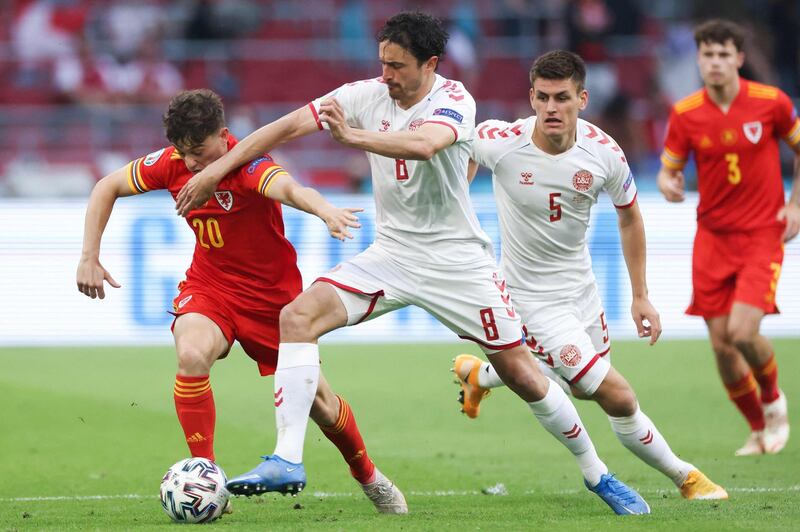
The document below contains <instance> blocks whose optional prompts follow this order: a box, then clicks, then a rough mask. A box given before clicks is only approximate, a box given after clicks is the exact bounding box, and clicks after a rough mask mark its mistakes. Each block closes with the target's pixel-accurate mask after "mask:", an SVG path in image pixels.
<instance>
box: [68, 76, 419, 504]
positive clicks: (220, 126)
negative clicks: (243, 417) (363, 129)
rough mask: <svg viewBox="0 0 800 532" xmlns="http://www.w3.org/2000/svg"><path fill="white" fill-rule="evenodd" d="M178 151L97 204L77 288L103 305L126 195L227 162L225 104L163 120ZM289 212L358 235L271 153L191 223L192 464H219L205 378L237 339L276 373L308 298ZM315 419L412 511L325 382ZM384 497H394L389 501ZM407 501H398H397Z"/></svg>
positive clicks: (187, 347)
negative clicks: (286, 325) (282, 332)
mask: <svg viewBox="0 0 800 532" xmlns="http://www.w3.org/2000/svg"><path fill="white" fill-rule="evenodd" d="M164 125H165V128H166V136H167V138H168V139H169V141H170V142H171V144H172V145H171V146H170V147H167V148H163V149H161V150H158V151H156V152H153V153H151V154H150V155H147V156H146V157H142V158H139V159H136V160H135V161H132V162H131V163H128V164H127V165H126V166H125V167H123V168H121V169H119V170H117V171H115V172H112V173H111V174H109V175H107V176H106V177H104V178H103V179H102V180H100V182H98V184H97V185H96V186H95V188H94V191H93V192H92V195H91V197H90V199H89V206H88V208H87V212H86V223H85V229H84V238H83V252H82V256H81V260H80V263H79V265H78V272H77V283H78V289H79V290H80V291H81V292H82V293H84V294H85V295H87V296H89V297H91V298H92V299H94V298H95V297H100V298H101V299H102V298H103V297H104V296H105V293H104V285H103V282H104V281H106V282H108V283H109V284H110V285H111V286H113V287H119V286H120V285H119V284H118V283H117V282H116V281H115V280H114V279H113V278H112V277H111V275H110V274H109V272H108V271H107V270H106V269H105V268H103V266H102V264H101V263H100V260H99V255H100V239H101V237H102V234H103V231H104V229H105V226H106V223H107V222H108V219H109V217H110V215H111V211H112V209H113V206H114V202H115V201H116V199H117V198H119V197H124V196H131V195H134V194H140V193H143V192H148V191H150V190H157V189H167V190H169V192H170V193H171V194H172V196H173V197H175V196H176V195H177V193H178V191H180V189H181V188H182V187H183V185H184V184H185V183H186V182H187V181H188V180H189V178H191V177H192V175H194V174H196V173H197V172H199V171H200V170H202V169H203V168H205V167H206V166H207V165H209V164H211V163H212V162H214V161H215V160H217V159H218V158H220V157H222V156H223V155H224V154H225V153H227V152H228V150H230V149H231V148H232V147H233V146H234V145H235V144H236V139H234V138H233V136H232V135H231V134H230V133H229V131H228V128H227V127H225V118H224V110H223V106H222V101H221V100H220V99H219V97H218V96H217V95H216V94H214V93H213V92H212V91H209V90H204V89H201V90H193V91H185V92H182V93H179V94H178V95H176V96H175V97H174V98H173V99H172V100H171V101H170V104H169V108H168V109H167V112H166V114H165V115H164ZM281 203H283V204H285V205H289V206H292V207H295V208H297V209H300V210H303V211H305V212H308V213H311V214H314V215H316V216H318V217H319V218H321V219H322V220H323V221H324V222H325V223H326V225H327V226H328V231H329V232H330V234H331V236H332V237H334V238H338V239H340V240H343V239H344V238H347V237H350V233H349V228H351V227H359V224H358V218H357V217H356V216H355V214H354V212H357V211H356V210H355V209H339V208H336V207H335V206H333V205H331V204H330V203H328V202H327V201H326V200H325V199H324V198H323V197H322V196H321V195H320V194H319V193H318V192H317V191H315V190H313V189H311V188H308V187H303V186H301V185H299V184H298V183H297V182H296V181H295V180H294V179H292V177H291V176H290V175H289V174H288V173H287V172H286V170H284V169H283V168H282V167H281V166H279V165H278V164H277V163H276V162H275V161H273V160H272V158H271V157H270V156H269V155H268V154H264V155H262V156H261V157H258V158H256V159H255V160H253V161H251V162H249V163H247V164H245V165H243V166H241V167H239V168H236V169H235V170H233V171H232V172H231V173H229V174H228V175H227V176H226V177H225V179H223V180H222V182H221V183H220V185H219V187H218V188H217V190H216V192H215V193H214V195H213V197H212V199H211V200H210V201H209V202H208V203H206V204H205V205H203V206H202V207H200V208H198V209H195V210H194V211H192V212H191V213H190V215H189V216H187V218H186V221H187V222H188V224H189V227H191V228H192V230H193V231H194V232H195V236H196V238H197V242H196V244H195V250H194V256H193V258H192V263H191V266H190V267H189V269H188V270H187V272H186V280H185V281H182V282H181V283H180V285H179V291H180V293H179V294H178V296H177V297H176V298H175V300H174V303H173V314H174V315H175V320H174V322H173V324H172V332H173V335H174V337H175V348H176V351H177V355H178V373H177V375H176V377H175V385H174V398H175V408H176V410H177V413H178V420H179V422H180V424H181V427H182V428H183V432H184V434H185V437H186V442H187V444H188V446H189V451H190V452H191V454H192V456H199V457H203V458H208V459H209V460H214V458H215V457H214V447H213V444H214V424H215V407H214V396H213V393H212V391H211V384H210V381H209V372H210V369H211V366H212V365H213V364H214V362H216V361H217V360H218V359H221V358H224V357H225V356H227V354H228V351H229V350H230V347H231V345H232V344H233V341H234V340H238V341H239V344H240V345H241V346H242V348H243V349H244V351H245V353H247V354H248V356H250V358H252V359H253V360H254V361H255V362H256V364H257V365H258V369H259V371H260V373H261V375H263V376H266V375H272V374H274V373H275V369H276V364H277V360H278V344H279V328H278V317H279V315H280V311H281V309H282V308H283V307H284V306H285V305H286V304H288V303H289V302H291V301H292V300H293V299H294V298H295V297H296V296H297V295H298V294H299V293H300V292H301V290H302V280H301V278H300V271H299V270H298V268H297V254H296V252H295V250H294V248H293V247H292V245H291V243H290V242H289V241H288V240H287V239H286V237H285V236H284V231H283V218H282V212H281ZM310 416H311V418H312V419H313V420H314V421H315V422H316V423H317V424H318V425H319V427H320V429H321V430H322V432H323V434H325V436H326V437H327V438H328V439H329V440H331V441H332V442H333V443H334V444H335V445H336V447H337V448H338V449H339V450H340V452H341V453H342V456H343V457H344V459H345V460H346V461H347V463H348V465H349V466H350V469H351V473H352V475H353V477H354V478H355V479H356V480H357V481H358V482H359V483H360V484H361V486H362V487H363V489H364V492H365V493H366V494H367V496H368V497H369V498H370V500H372V502H373V503H374V504H375V506H376V508H377V509H378V510H379V511H381V512H390V513H405V512H406V511H407V507H406V506H405V500H404V499H403V497H402V494H400V495H399V497H397V496H396V495H397V494H399V493H400V492H399V490H398V489H397V488H396V487H395V486H394V485H393V484H392V483H391V481H389V480H388V479H387V478H386V477H385V476H384V475H383V474H382V473H381V472H380V471H378V469H377V468H375V465H374V464H373V463H372V461H371V460H370V458H369V456H368V455H367V453H366V449H365V447H364V442H363V439H362V438H361V434H360V433H359V430H358V426H357V425H356V422H355V418H354V417H353V413H352V410H351V409H350V407H349V406H348V404H347V402H345V401H344V400H343V399H342V398H341V397H339V396H338V395H336V394H334V392H333V391H332V390H331V388H330V386H329V385H328V383H327V382H326V381H325V380H324V379H320V381H319V386H318V388H317V392H316V397H315V399H314V407H313V408H312V410H311V413H310ZM387 493H394V494H395V497H393V498H392V500H393V501H394V502H393V504H387ZM398 502H400V503H401V504H398Z"/></svg>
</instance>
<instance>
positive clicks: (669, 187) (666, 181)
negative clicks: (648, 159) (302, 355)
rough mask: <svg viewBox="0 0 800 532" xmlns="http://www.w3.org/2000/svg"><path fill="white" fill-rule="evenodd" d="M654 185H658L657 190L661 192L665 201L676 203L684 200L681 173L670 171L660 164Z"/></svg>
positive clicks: (684, 184) (683, 181) (683, 185)
mask: <svg viewBox="0 0 800 532" xmlns="http://www.w3.org/2000/svg"><path fill="white" fill-rule="evenodd" d="M656 183H657V184H658V190H660V191H661V193H662V194H663V195H664V198H666V200H667V201H671V202H676V203H677V202H681V201H683V200H685V199H686V193H685V191H684V188H685V186H686V183H685V179H684V177H683V172H682V171H680V170H672V169H670V168H667V167H666V166H664V165H663V164H662V165H661V169H660V170H659V171H658V176H657V177H656Z"/></svg>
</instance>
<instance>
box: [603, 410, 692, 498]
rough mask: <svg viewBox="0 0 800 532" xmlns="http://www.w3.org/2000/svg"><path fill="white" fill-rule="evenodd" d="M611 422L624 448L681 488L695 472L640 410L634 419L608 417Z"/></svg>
mask: <svg viewBox="0 0 800 532" xmlns="http://www.w3.org/2000/svg"><path fill="white" fill-rule="evenodd" d="M608 420H609V421H611V428H612V429H613V430H614V433H615V434H616V435H617V438H618V439H619V441H620V442H622V445H624V446H625V447H627V448H628V450H629V451H631V452H632V453H633V454H635V455H636V456H638V457H639V458H640V459H641V460H642V461H643V462H644V463H646V464H647V465H649V466H650V467H653V468H655V469H657V470H658V471H661V472H662V473H664V474H665V475H667V476H668V477H669V478H670V479H671V480H672V482H674V483H675V485H676V486H678V487H681V485H682V484H683V482H684V481H685V480H686V477H687V475H688V474H689V472H690V471H691V470H692V469H695V467H694V466H693V465H692V464H690V463H688V462H684V461H683V460H681V459H680V458H678V457H677V456H675V453H673V452H672V449H670V448H669V444H667V440H665V439H664V437H663V436H662V435H661V433H660V432H658V429H657V428H656V426H655V425H654V424H653V422H652V421H650V418H649V417H647V416H646V415H645V414H644V412H642V411H641V410H640V409H639V408H638V407H637V408H636V413H635V414H633V415H632V416H629V417H612V416H608Z"/></svg>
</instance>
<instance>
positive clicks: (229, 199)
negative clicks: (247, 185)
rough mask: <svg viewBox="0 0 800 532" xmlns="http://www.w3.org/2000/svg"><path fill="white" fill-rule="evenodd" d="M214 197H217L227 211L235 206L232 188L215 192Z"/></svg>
mask: <svg viewBox="0 0 800 532" xmlns="http://www.w3.org/2000/svg"><path fill="white" fill-rule="evenodd" d="M214 197H215V198H217V203H219V206H220V207H222V208H223V209H225V210H226V211H230V210H231V208H232V207H233V192H231V191H230V190H220V191H218V192H214Z"/></svg>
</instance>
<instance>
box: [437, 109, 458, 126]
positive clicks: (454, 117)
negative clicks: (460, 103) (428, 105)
mask: <svg viewBox="0 0 800 532" xmlns="http://www.w3.org/2000/svg"><path fill="white" fill-rule="evenodd" d="M433 114H434V115H438V116H446V117H447V118H450V119H452V120H455V121H456V122H458V123H459V124H460V123H461V122H463V121H464V117H463V116H462V115H461V114H460V113H457V112H456V111H453V110H452V109H447V108H446V107H440V108H439V109H436V110H434V111H433Z"/></svg>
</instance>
